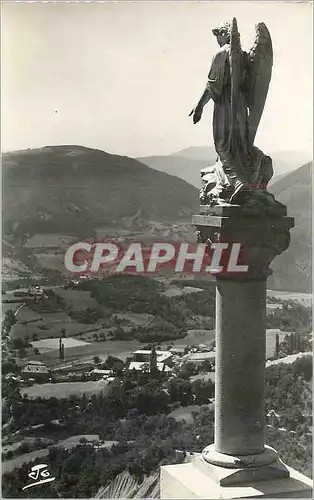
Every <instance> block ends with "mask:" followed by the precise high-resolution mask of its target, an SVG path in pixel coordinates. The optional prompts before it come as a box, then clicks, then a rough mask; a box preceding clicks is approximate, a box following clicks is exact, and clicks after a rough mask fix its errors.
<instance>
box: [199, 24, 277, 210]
mask: <svg viewBox="0 0 314 500" xmlns="http://www.w3.org/2000/svg"><path fill="white" fill-rule="evenodd" d="M212 31H213V34H214V35H215V36H216V38H217V42H218V45H219V46H220V49H219V50H218V52H217V53H216V55H215V56H214V58H213V61H212V65H211V68H210V71H209V74H208V82H207V85H206V88H205V90H204V92H203V95H202V97H201V98H200V100H199V102H198V104H197V106H196V107H195V108H194V109H193V110H192V111H191V113H190V116H191V115H193V122H194V123H197V122H199V120H200V119H201V117H202V113H203V108H204V106H205V105H206V104H207V102H208V101H209V100H210V99H212V100H213V101H214V115H213V136H214V143H215V149H216V153H217V156H218V158H217V161H216V164H215V165H214V166H212V167H206V168H205V169H203V170H202V172H201V176H202V184H203V186H202V189H201V193H200V198H201V203H202V204H205V205H206V204H207V205H211V206H213V205H217V204H235V205H244V204H247V203H249V202H252V199H254V204H255V205H256V202H259V204H260V203H261V204H263V205H265V204H267V205H269V204H271V205H276V204H278V205H281V204H279V203H278V202H276V201H275V200H274V197H273V196H272V195H271V194H270V193H268V191H267V189H266V188H267V184H268V182H269V181H270V179H271V177H272V175H273V168H272V160H271V158H270V157H269V156H267V155H265V154H264V153H263V152H262V151H261V150H260V149H258V148H257V147H256V146H254V139H255V135H256V132H257V127H258V125H259V122H260V119H261V116H262V112H263V109H264V105H265V101H266V96H267V92H268V87H269V83H270V79H271V73H272V65H273V51H272V42H271V38H270V34H269V31H268V29H267V27H266V26H265V24H264V23H259V24H257V26H256V39H255V43H254V45H253V47H252V49H251V50H250V51H249V52H248V53H247V52H245V51H243V50H242V49H241V44H240V35H239V32H238V27H237V21H236V19H235V18H234V19H233V21H232V22H224V23H222V24H221V25H220V26H218V27H217V28H215V29H213V30H212Z"/></svg>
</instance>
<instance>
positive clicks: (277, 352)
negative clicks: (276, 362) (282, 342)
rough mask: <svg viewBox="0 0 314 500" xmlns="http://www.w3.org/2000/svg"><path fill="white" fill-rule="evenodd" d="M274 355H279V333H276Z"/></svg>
mask: <svg viewBox="0 0 314 500" xmlns="http://www.w3.org/2000/svg"><path fill="white" fill-rule="evenodd" d="M275 357H276V358H278V357H279V334H278V333H276V347H275Z"/></svg>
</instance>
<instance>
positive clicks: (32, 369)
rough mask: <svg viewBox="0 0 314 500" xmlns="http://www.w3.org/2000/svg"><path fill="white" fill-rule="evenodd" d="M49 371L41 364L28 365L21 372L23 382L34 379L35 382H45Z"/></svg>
mask: <svg viewBox="0 0 314 500" xmlns="http://www.w3.org/2000/svg"><path fill="white" fill-rule="evenodd" d="M49 375H50V371H49V370H48V368H47V367H46V366H45V365H43V364H34V363H32V362H30V363H28V364H27V365H26V366H25V367H24V368H23V370H22V371H21V376H22V378H23V379H24V380H29V379H34V380H35V381H36V382H47V381H48V379H49Z"/></svg>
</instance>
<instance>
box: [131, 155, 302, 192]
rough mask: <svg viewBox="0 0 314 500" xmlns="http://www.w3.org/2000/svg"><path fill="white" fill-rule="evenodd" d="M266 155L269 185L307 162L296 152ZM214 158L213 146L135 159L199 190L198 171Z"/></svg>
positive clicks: (213, 161) (212, 161)
mask: <svg viewBox="0 0 314 500" xmlns="http://www.w3.org/2000/svg"><path fill="white" fill-rule="evenodd" d="M268 154H270V156H271V157H272V159H273V167H274V177H273V179H272V180H271V182H270V185H272V184H274V182H276V177H277V176H278V177H279V176H280V177H281V176H283V175H286V174H287V173H289V172H291V171H293V170H296V169H297V168H298V167H299V166H300V165H302V164H303V163H305V161H307V159H305V158H306V155H304V154H301V153H298V152H296V151H278V152H273V153H268ZM216 157H217V155H216V152H215V149H214V147H213V146H211V147H207V146H192V147H189V148H185V149H182V150H181V151H177V152H176V153H173V154H170V155H161V156H158V155H156V156H145V157H141V158H137V159H138V160H139V161H140V162H142V163H144V164H145V165H148V166H149V167H151V168H154V169H156V170H159V171H160V172H167V173H168V174H171V175H176V176H177V177H180V178H181V179H184V180H185V181H187V182H189V183H190V184H192V185H193V186H196V187H197V188H200V186H201V179H200V170H201V169H202V168H204V167H205V166H206V165H213V164H214V163H215V161H216Z"/></svg>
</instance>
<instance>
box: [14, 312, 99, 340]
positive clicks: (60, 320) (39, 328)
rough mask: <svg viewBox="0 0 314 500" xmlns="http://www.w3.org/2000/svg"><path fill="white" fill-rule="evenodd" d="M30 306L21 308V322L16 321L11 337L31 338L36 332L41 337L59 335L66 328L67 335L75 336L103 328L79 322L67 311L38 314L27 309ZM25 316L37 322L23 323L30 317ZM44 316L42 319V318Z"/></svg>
mask: <svg viewBox="0 0 314 500" xmlns="http://www.w3.org/2000/svg"><path fill="white" fill-rule="evenodd" d="M27 309H28V308H25V307H24V308H23V309H21V312H20V313H19V322H18V323H16V324H15V325H14V326H13V327H12V330H11V335H10V336H11V338H17V337H21V338H25V337H26V336H28V337H29V339H30V340H32V338H33V334H36V335H37V336H38V338H39V339H45V338H51V337H59V336H60V333H61V329H62V328H64V329H65V330H66V335H67V336H72V337H75V336H77V335H80V334H81V333H86V332H88V331H96V330H100V329H101V328H102V326H101V324H94V325H87V324H84V323H79V322H78V321H76V320H74V319H72V318H70V316H68V315H67V314H66V313H65V312H56V313H48V314H47V313H45V314H42V315H40V314H37V313H33V314H32V311H31V312H29V311H27ZM23 314H25V316H24V318H26V317H29V318H30V317H32V318H33V319H35V320H36V321H35V322H32V323H27V324H23V321H29V319H23ZM41 318H42V319H41Z"/></svg>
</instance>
